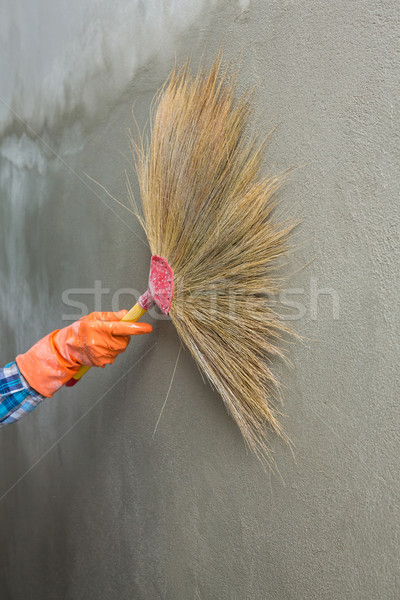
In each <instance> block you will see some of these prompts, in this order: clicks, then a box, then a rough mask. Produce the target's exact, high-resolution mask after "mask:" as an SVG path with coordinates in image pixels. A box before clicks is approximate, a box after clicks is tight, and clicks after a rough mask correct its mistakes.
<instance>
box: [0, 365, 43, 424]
mask: <svg viewBox="0 0 400 600" xmlns="http://www.w3.org/2000/svg"><path fill="white" fill-rule="evenodd" d="M42 400H44V396H42V395H41V394H39V393H38V392H37V391H36V390H34V389H33V388H32V387H30V385H29V384H28V382H27V381H26V379H25V378H24V377H23V375H22V374H21V372H20V371H19V369H18V366H17V363H16V362H15V361H14V362H11V363H8V364H7V365H6V366H5V367H3V368H0V427H3V425H7V424H9V423H14V422H15V421H18V419H21V417H23V416H25V415H26V414H28V413H29V412H32V410H33V409H34V408H35V407H36V406H37V405H38V404H40V402H41V401H42Z"/></svg>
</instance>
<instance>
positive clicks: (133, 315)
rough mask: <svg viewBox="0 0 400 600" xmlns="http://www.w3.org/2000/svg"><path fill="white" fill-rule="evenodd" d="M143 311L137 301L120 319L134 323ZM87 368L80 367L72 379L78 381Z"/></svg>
mask: <svg viewBox="0 0 400 600" xmlns="http://www.w3.org/2000/svg"><path fill="white" fill-rule="evenodd" d="M145 312H146V311H145V309H144V308H142V307H141V306H139V304H138V303H136V304H135V306H133V307H132V308H131V310H130V311H128V312H127V313H126V315H125V316H124V317H122V319H121V321H131V322H132V323H135V321H138V320H139V319H140V317H142V316H143V315H144V313H145ZM89 369H90V367H87V366H83V367H81V368H80V369H79V371H78V372H77V373H76V375H74V376H73V379H76V380H77V381H78V380H79V379H80V378H81V377H83V376H84V374H85V373H87V372H88V371H89Z"/></svg>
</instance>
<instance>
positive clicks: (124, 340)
mask: <svg viewBox="0 0 400 600" xmlns="http://www.w3.org/2000/svg"><path fill="white" fill-rule="evenodd" d="M127 312H128V311H126V310H120V311H119V312H93V313H91V314H90V315H87V316H85V317H82V318H81V319H79V321H75V323H72V325H69V326H68V327H64V329H57V330H56V331H53V332H52V333H49V334H48V335H46V336H45V337H44V338H43V339H41V340H39V341H38V342H37V343H36V344H35V345H34V346H32V348H31V349H30V350H28V352H25V354H19V355H18V356H17V358H16V359H15V360H16V362H17V365H18V368H19V370H20V371H21V373H22V375H23V376H24V377H25V379H26V380H27V382H28V383H29V385H30V386H31V387H32V388H33V389H35V390H36V391H37V392H39V394H42V396H46V397H47V398H51V396H52V395H53V394H54V393H55V392H56V391H57V390H59V389H60V387H62V386H63V385H64V383H66V382H67V381H68V380H69V379H70V378H71V377H73V376H74V375H75V374H76V373H77V372H78V371H79V368H80V367H81V366H82V365H88V366H90V367H105V366H106V364H108V363H113V362H114V361H115V359H116V358H117V356H118V354H120V353H121V352H124V350H126V348H127V346H128V344H129V342H130V336H131V335H137V334H140V333H150V332H151V331H152V330H153V328H152V327H151V325H149V324H148V323H130V322H129V321H121V319H122V318H123V317H124V316H125V315H126V313H127Z"/></svg>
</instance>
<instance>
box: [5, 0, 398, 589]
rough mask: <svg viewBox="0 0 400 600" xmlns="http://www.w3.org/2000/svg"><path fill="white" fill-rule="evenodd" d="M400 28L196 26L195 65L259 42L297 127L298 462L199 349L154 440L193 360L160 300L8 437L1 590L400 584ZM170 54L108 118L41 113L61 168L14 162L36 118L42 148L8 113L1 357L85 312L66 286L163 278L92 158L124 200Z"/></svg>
mask: <svg viewBox="0 0 400 600" xmlns="http://www.w3.org/2000/svg"><path fill="white" fill-rule="evenodd" d="M21 18H22V16H21ZM50 25H51V24H50ZM399 26H400V23H399V12H398V5H397V3H396V2H394V1H386V2H380V1H377V0H367V1H364V2H348V1H347V0H333V1H332V2H323V1H321V0H317V1H315V2H306V1H305V0H297V1H296V0H279V1H278V0H270V1H269V0H268V1H266V0H264V1H263V0H251V1H250V2H249V3H244V2H242V3H241V7H240V6H239V5H237V4H236V3H232V2H228V1H225V2H216V3H215V2H214V3H209V4H206V5H205V6H204V8H203V11H202V12H201V13H199V15H198V16H197V18H196V22H195V23H194V24H191V25H188V26H187V27H186V28H185V29H184V30H182V31H181V32H180V34H179V37H177V40H176V42H175V45H174V46H173V48H172V50H173V51H176V55H177V58H178V59H179V60H180V59H184V58H186V56H187V54H189V53H191V54H192V56H193V61H194V64H196V63H197V62H198V60H199V58H200V55H201V52H202V50H203V48H204V46H205V45H207V49H206V50H205V57H206V60H207V61H211V60H212V58H213V57H214V55H215V53H216V51H217V48H219V47H222V48H223V50H224V52H225V58H226V60H229V59H232V60H233V61H235V62H236V61H237V60H238V58H239V55H240V53H242V58H241V71H240V86H241V88H244V87H245V86H246V85H249V84H250V85H251V84H253V83H258V84H259V91H258V100H257V102H258V111H257V115H256V119H257V126H258V127H260V129H261V130H264V131H266V130H267V129H268V128H269V127H271V126H272V125H273V124H278V127H277V128H276V130H275V133H274V135H273V139H272V142H271V145H270V150H269V154H268V157H267V158H266V161H265V168H266V170H267V169H268V168H271V169H276V170H279V169H283V168H286V167H288V166H289V167H290V166H296V167H298V168H297V170H295V171H294V172H293V174H292V176H291V179H290V180H289V182H288V183H287V184H286V185H285V187H284V189H283V190H282V191H281V198H282V202H283V205H284V206H285V207H286V208H287V209H289V210H291V209H292V207H295V209H296V211H297V215H298V216H299V217H301V218H302V219H303V223H302V225H301V226H300V227H299V228H298V230H297V234H296V244H297V249H296V251H295V252H294V253H293V254H292V256H291V258H290V261H289V263H288V265H287V270H288V272H290V273H293V274H292V276H291V278H290V281H289V284H288V285H289V286H290V295H288V296H287V299H289V300H290V302H292V303H293V302H296V303H297V305H296V307H292V308H291V310H290V314H291V315H292V317H293V316H294V317H295V320H294V321H293V323H291V324H292V325H294V326H295V328H296V329H297V330H298V331H299V333H301V334H302V335H303V336H304V337H305V342H304V343H303V344H294V345H293V348H292V350H291V360H292V362H293V368H292V369H289V368H287V367H285V366H283V365H279V364H276V366H275V369H276V372H277V373H279V376H280V377H281V380H282V381H283V383H284V385H285V404H284V413H285V418H284V423H285V426H286V430H287V432H288V434H289V435H290V437H291V439H292V441H293V443H294V445H295V449H294V458H293V456H292V454H291V453H290V451H289V450H288V448H287V447H285V445H284V444H283V443H282V442H280V441H279V440H278V439H277V438H276V437H273V436H271V438H270V444H271V448H272V449H273V451H274V457H275V461H276V464H277V466H278V468H279V472H280V476H279V475H276V474H275V475H274V474H273V473H268V472H267V473H265V472H264V471H263V469H262V468H261V466H260V465H259V463H258V462H257V461H256V459H255V458H254V457H253V456H252V455H250V454H248V453H247V452H246V450H245V447H244V444H243V442H242V440H241V437H240V435H239V432H238V430H237V428H236V427H235V425H234V423H233V421H232V420H231V419H230V418H229V417H228V416H227V414H226V411H225V409H224V407H223V405H222V402H221V400H220V398H219V396H218V395H217V394H215V393H214V392H213V391H212V390H211V389H210V387H209V386H208V385H207V384H204V382H203V380H202V378H201V375H200V373H199V371H198V369H197V367H196V366H195V364H194V362H193V361H192V359H191V357H190V356H189V354H188V353H187V352H182V353H181V355H180V358H179V362H178V365H177V369H176V374H175V378H174V380H173V382H172V386H171V391H170V394H169V398H168V401H167V403H166V406H165V409H164V412H163V414H162V417H161V419H160V422H159V425H158V428H157V431H156V433H155V434H154V435H153V431H154V428H155V424H156V422H157V419H158V417H159V414H160V411H161V407H162V405H163V403H164V400H165V397H166V393H167V390H168V387H169V385H170V382H171V377H172V373H173V370H174V366H175V362H176V358H177V355H178V351H179V341H178V339H177V335H176V333H175V331H174V329H173V327H172V324H171V323H170V322H169V321H168V320H161V319H160V318H159V317H158V315H156V314H154V315H153V317H150V321H151V322H152V323H153V325H154V328H155V331H154V334H153V335H152V336H146V337H143V338H140V339H139V340H137V341H136V340H135V341H134V343H132V344H131V346H130V348H129V350H128V351H127V352H126V353H125V354H124V355H123V356H122V357H120V358H119V360H118V361H117V362H116V363H115V365H114V366H113V367H112V368H111V367H110V368H107V369H105V370H104V371H101V372H98V371H97V372H91V373H90V374H89V375H88V376H87V377H86V378H85V379H84V380H82V382H81V383H80V384H79V386H76V387H75V388H74V389H73V390H63V391H61V392H60V393H59V394H58V395H57V397H54V399H52V400H49V401H47V402H45V403H43V404H42V405H41V406H40V407H39V408H38V409H37V410H36V411H34V413H32V415H30V416H29V417H27V418H25V419H23V420H21V421H20V422H19V423H18V424H16V425H12V426H9V427H5V428H3V429H2V430H1V432H0V456H1V462H0V465H1V467H0V468H1V476H0V482H1V484H0V485H1V490H0V497H1V500H0V521H1V527H0V553H1V558H0V574H1V576H0V593H1V598H2V599H4V600H8V599H12V600H19V599H21V600H22V599H25V598H29V599H30V600H47V599H50V598H60V599H61V598H63V599H68V600H79V599H84V598H85V599H86V598H90V599H91V598H93V599H94V598H95V599H96V600H103V599H104V600H113V599H118V600H119V599H121V598H123V599H128V598H129V599H135V600H150V599H151V600H153V599H155V598H163V599H166V600H188V599H193V600H200V599H204V600H214V599H218V600H225V599H226V600H228V599H229V600H258V599H259V600H265V599H267V598H268V600H289V599H290V600H292V599H293V600H300V599H301V600H303V599H304V600H306V599H307V600H311V599H313V600H314V599H315V600H328V599H329V600H333V599H335V600H336V599H339V598H340V599H341V600H356V599H363V600H365V599H368V600H377V599H384V600H389V599H395V598H397V597H398V590H399V585H400V577H399V570H398V569H399V498H400V489H399V477H398V475H399V472H398V464H399V462H398V461H399V427H398V426H399V408H398V397H399V391H398V384H399V359H400V352H399V339H400V337H399V334H400V320H399V314H400V313H399V301H398V298H399V275H400V273H399V271H400V268H399V264H400V261H399V259H400V236H399V212H400V211H399V192H398V190H399V183H400V179H399V125H398V124H399V117H400V115H399V99H398V97H399V95H398V90H399V89H400V81H399V79H400V78H399V66H398V53H399V45H398V32H399ZM32 51H34V49H32ZM172 64H173V53H172V51H169V52H168V53H166V56H164V57H163V59H162V60H161V59H159V58H157V57H156V56H155V57H153V58H152V59H151V60H149V61H148V62H146V64H145V66H144V67H142V68H141V69H140V70H139V71H138V72H137V73H136V75H135V77H134V78H133V79H132V80H131V82H130V84H129V85H128V86H127V87H125V88H124V90H122V91H121V93H120V94H119V95H118V98H117V99H113V100H112V101H111V100H110V102H109V103H108V104H107V105H106V106H103V107H102V108H101V111H100V112H97V113H96V115H95V116H93V118H92V117H91V116H90V115H88V114H87V112H84V111H83V109H81V108H79V106H78V107H77V108H76V110H75V111H74V112H73V113H71V114H64V116H60V117H59V118H56V117H54V123H53V124H52V125H51V127H49V128H47V129H46V128H45V126H44V125H43V124H42V125H41V126H40V127H41V128H40V130H39V131H36V133H39V134H40V136H41V139H42V140H43V144H42V146H41V150H40V152H42V153H43V161H42V162H40V160H39V161H36V162H34V163H32V162H31V163H30V162H29V160H25V159H24V160H25V162H24V161H22V163H21V162H20V163H18V161H16V160H15V156H22V157H23V156H25V157H26V156H27V154H26V152H25V154H23V152H22V150H21V152H20V154H18V152H17V154H14V155H13V156H14V159H13V160H14V161H12V160H11V159H10V157H9V154H7V152H8V150H7V148H9V146H6V145H5V144H6V142H7V140H8V142H7V143H11V142H9V140H12V143H13V144H14V146H15V144H17V150H18V144H19V143H20V142H21V140H23V139H24V138H23V135H24V131H25V134H26V135H27V136H28V137H29V138H32V139H33V140H34V141H35V143H36V144H37V145H38V146H40V140H39V141H38V138H37V137H36V136H35V135H34V134H33V131H32V130H29V129H24V126H23V125H21V123H20V122H19V121H18V119H17V118H16V119H14V120H11V124H10V125H9V128H8V130H7V131H6V132H5V133H4V135H3V138H2V140H3V145H2V154H1V157H2V158H1V160H2V162H3V167H4V169H5V171H4V174H3V177H2V179H1V181H0V184H1V205H0V229H1V237H0V248H1V256H0V273H1V281H0V283H1V296H0V298H1V305H0V325H1V338H2V344H1V348H0V358H1V361H2V364H5V363H6V362H8V361H9V360H12V359H13V358H14V356H15V354H16V353H18V352H21V351H23V350H24V349H26V348H27V347H29V345H30V344H31V343H33V342H34V341H35V340H36V339H38V338H39V337H40V336H42V335H44V334H46V333H47V332H48V331H50V330H52V329H55V328H57V327H62V326H63V325H65V324H66V322H65V319H64V321H63V318H62V317H63V315H71V313H73V312H76V311H75V309H73V308H72V307H68V306H66V305H65V303H64V302H63V295H62V294H63V292H64V291H65V290H67V289H70V288H93V287H94V286H95V285H96V284H95V282H96V281H98V282H100V283H99V284H98V285H101V286H102V288H104V290H109V291H103V294H102V296H101V298H100V297H99V298H98V301H100V300H101V304H100V305H97V306H96V304H95V297H94V296H93V294H87V293H86V294H85V293H84V292H82V291H81V293H80V294H77V295H74V296H73V298H74V299H75V300H80V301H82V302H85V303H86V305H87V308H88V310H93V309H95V308H103V309H104V310H106V309H109V308H110V305H111V302H112V299H113V294H114V292H115V291H116V290H119V289H122V288H127V289H126V290H125V292H123V294H122V295H121V297H120V304H121V307H123V306H126V307H128V306H130V305H131V304H132V296H131V294H132V288H133V289H134V290H139V291H140V290H143V289H144V286H145V284H146V278H147V270H148V264H149V258H150V254H149V250H148V248H147V247H146V246H145V244H144V243H143V241H142V240H141V239H140V238H143V234H142V232H141V230H140V227H139V225H138V223H137V222H136V221H135V219H134V217H133V216H131V215H130V213H129V212H128V211H126V210H124V209H123V208H122V207H121V206H119V205H118V204H116V203H114V202H113V201H112V200H111V199H110V198H108V197H107V196H106V194H105V193H104V192H103V191H102V190H101V189H100V188H97V187H96V186H95V185H94V184H93V183H91V182H90V181H89V180H88V179H87V178H86V177H85V175H84V172H87V173H88V174H90V176H91V177H93V178H94V179H96V180H98V181H100V182H101V183H102V184H103V185H105V186H106V187H107V189H109V190H110V191H111V193H112V194H113V195H114V196H116V197H117V198H120V199H122V201H124V200H125V199H126V194H125V187H124V171H125V169H128V170H129V171H130V172H131V173H132V180H133V182H134V185H135V189H136V190H137V187H136V183H135V180H134V175H133V171H132V164H131V162H130V160H129V156H128V147H127V141H126V136H125V130H126V128H127V127H131V126H132V118H131V105H132V103H133V101H134V100H135V101H136V105H135V114H136V116H137V119H138V121H139V124H140V126H143V125H144V123H145V121H146V119H147V117H148V111H149V104H150V101H151V98H152V96H153V93H154V92H155V90H156V89H157V88H158V86H159V85H160V84H161V83H162V82H163V80H164V78H165V76H166V75H167V74H168V71H169V69H170V67H171V66H172ZM99 77H100V78H104V85H105V82H106V79H107V73H106V72H102V71H100V74H99ZM101 85H102V83H101V81H100V84H99V86H100V89H101ZM21 93H22V92H21ZM77 140H78V142H79V143H78V142H77ZM25 142H26V139H25ZM25 142H24V143H25ZM21 143H22V142H21ZM46 145H47V146H46ZM54 149H55V151H56V152H57V156H58V158H56V157H55V155H54V154H53V153H52V150H54ZM21 160H22V159H21ZM17 163H18V164H17ZM304 265H305V266H304ZM301 267H303V268H301ZM71 297H72V296H71ZM114 301H115V297H114ZM155 366H157V371H156V373H155V370H154V368H155Z"/></svg>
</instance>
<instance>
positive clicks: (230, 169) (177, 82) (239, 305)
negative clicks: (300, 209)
mask: <svg viewBox="0 0 400 600" xmlns="http://www.w3.org/2000/svg"><path fill="white" fill-rule="evenodd" d="M221 64H222V55H221V54H219V55H218V56H217V58H216V60H215V61H214V63H213V65H212V67H211V69H210V71H209V72H208V73H206V72H205V69H204V67H200V68H199V70H198V72H197V74H196V75H195V76H194V77H193V76H191V74H190V72H189V67H190V65H189V61H188V62H187V63H186V64H185V65H184V66H183V67H181V68H178V67H175V68H174V69H173V71H172V73H171V75H170V77H169V78H168V79H167V81H166V83H165V84H164V86H163V87H162V88H161V90H160V91H159V93H158V94H157V95H156V97H155V106H153V107H152V111H151V139H150V140H149V139H147V138H146V139H144V137H143V136H140V139H139V143H137V142H136V141H135V140H134V138H133V137H131V143H132V150H133V153H134V158H135V163H136V170H137V174H138V179H139V186H140V192H141V210H140V209H139V206H138V205H137V204H136V202H135V199H134V197H133V193H132V189H131V185H130V183H129V181H128V182H127V187H128V194H129V197H130V200H131V203H132V206H133V209H134V212H135V214H136V216H137V217H138V219H139V221H140V223H141V225H142V226H143V229H144V230H145V232H146V235H147V239H148V242H149V245H150V249H151V252H152V254H153V255H155V258H159V257H162V260H164V261H165V265H166V266H165V265H164V267H165V269H168V268H170V269H171V270H172V274H173V285H174V295H173V297H171V293H170V292H171V290H167V295H168V294H169V305H168V307H167V308H166V306H165V305H164V307H162V306H161V305H160V304H159V303H158V302H157V299H155V300H154V298H153V304H154V301H155V302H156V303H157V304H159V306H160V307H161V309H162V311H163V312H164V313H165V312H169V315H170V317H171V319H172V322H173V324H174V325H175V327H176V330H177V332H178V334H179V336H180V338H181V340H182V341H183V343H184V344H185V345H186V346H187V347H188V348H189V350H190V352H191V353H192V355H193V357H194V359H195V360H196V362H197V364H198V365H199V366H200V368H201V370H202V371H203V372H204V373H205V375H206V376H207V378H208V379H209V381H210V382H211V384H212V386H213V387H214V388H215V389H216V390H217V391H218V392H219V393H220V395H221V396H222V399H223V401H224V403H225V405H226V407H227V409H228V411H229V412H230V414H231V415H232V417H233V418H234V420H235V421H236V423H237V425H238V426H239V429H240V431H241V432H242V434H243V436H244V439H245V441H246V443H247V445H248V446H249V447H250V448H251V450H253V451H254V452H255V453H256V454H257V455H258V456H259V457H262V456H264V457H265V456H267V457H268V456H269V448H268V445H267V441H266V429H267V428H272V429H273V430H274V431H276V432H277V433H278V434H279V435H280V436H281V437H283V438H284V439H287V438H286V436H285V434H284V432H283V430H282V428H281V425H280V423H279V420H278V416H279V412H278V410H277V408H276V406H275V403H274V399H276V398H277V397H278V396H279V395H280V394H279V382H278V381H277V379H276V378H275V376H274V375H273V373H272V372H271V369H270V363H271V359H272V358H273V357H281V358H284V356H285V354H284V352H283V349H282V347H281V346H282V344H281V340H282V338H283V337H284V336H285V334H287V333H289V330H288V328H287V327H286V326H284V324H283V323H282V321H281V320H280V318H279V316H278V315H277V313H276V312H275V311H274V310H273V308H272V303H271V301H270V300H269V299H270V298H271V296H276V294H277V293H279V291H280V286H281V283H280V278H279V277H278V276H277V273H276V271H277V267H278V263H279V260H278V259H279V258H280V257H281V256H282V255H283V254H284V253H285V251H286V249H287V239H288V236H289V233H290V231H291V230H292V229H293V226H294V224H293V223H290V222H287V221H284V222H275V220H274V219H273V215H272V213H273V209H274V207H275V205H276V201H275V192H276V191H277V189H278V187H279V186H280V185H281V183H282V180H283V177H284V176H283V175H281V176H278V177H262V176H261V175H260V166H261V160H262V155H263V150H264V146H265V142H266V140H267V138H265V140H264V141H263V142H262V143H261V144H258V142H257V140H256V137H255V136H251V137H250V138H249V136H247V137H246V133H247V132H246V129H247V125H248V123H249V120H250V117H251V116H252V114H253V112H254V106H253V103H252V96H253V92H250V91H249V90H247V91H246V92H245V93H244V94H243V95H242V96H241V97H240V98H239V99H238V100H237V101H235V92H236V85H237V83H236V82H237V76H236V72H234V73H233V75H232V77H231V78H230V79H229V78H228V74H229V66H228V68H227V69H226V70H225V71H224V72H222V69H221ZM153 258H154V257H153ZM166 272H167V271H166ZM150 279H151V277H150ZM149 289H150V287H149ZM142 304H143V303H142ZM146 308H147V306H142V305H141V304H140V300H139V306H138V305H136V307H134V309H132V311H133V313H132V312H131V314H128V315H126V317H125V320H127V319H129V318H135V319H136V318H139V317H140V316H141V314H143V313H144V312H145V309H146ZM77 377H79V375H78V376H77Z"/></svg>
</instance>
